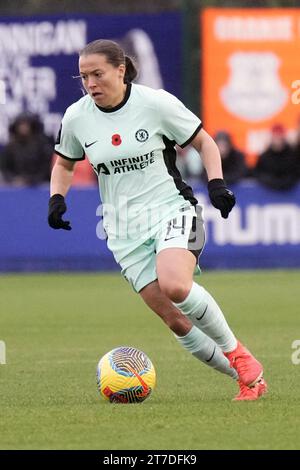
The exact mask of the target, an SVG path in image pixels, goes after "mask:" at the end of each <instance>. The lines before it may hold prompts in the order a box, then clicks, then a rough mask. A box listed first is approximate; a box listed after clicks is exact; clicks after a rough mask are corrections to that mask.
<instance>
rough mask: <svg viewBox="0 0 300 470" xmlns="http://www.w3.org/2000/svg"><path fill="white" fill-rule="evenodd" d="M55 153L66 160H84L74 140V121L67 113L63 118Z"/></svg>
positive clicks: (78, 143)
mask: <svg viewBox="0 0 300 470" xmlns="http://www.w3.org/2000/svg"><path fill="white" fill-rule="evenodd" d="M55 153H57V154H58V155H60V156H61V157H63V158H65V159H66V160H75V161H78V160H84V159H85V152H84V150H83V148H82V146H81V144H80V142H79V141H78V139H77V138H76V135H75V128H74V120H72V119H70V118H69V116H68V111H67V112H66V114H65V115H64V117H63V120H62V123H61V126H60V129H59V132H58V135H57V138H56V142H55Z"/></svg>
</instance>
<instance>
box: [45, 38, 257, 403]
mask: <svg viewBox="0 0 300 470" xmlns="http://www.w3.org/2000/svg"><path fill="white" fill-rule="evenodd" d="M79 72H80V77H81V80H82V84H83V86H84V89H85V91H86V93H87V94H86V95H85V96H84V97H83V98H81V99H80V100H78V101H77V102H76V103H74V104H73V105H71V106H70V107H69V108H68V109H67V111H66V113H65V115H64V118H63V121H62V126H61V129H60V132H59V135H58V139H57V143H56V146H55V151H56V153H57V155H58V158H57V160H56V163H55V165H54V167H53V171H52V176H51V185H50V186H51V197H50V201H49V214H48V221H49V225H50V226H51V227H52V228H54V229H60V228H61V229H65V230H71V227H70V222H68V221H65V220H63V219H62V215H63V214H64V213H65V212H66V209H67V208H66V204H65V200H64V198H65V196H66V194H67V192H68V190H69V188H70V186H71V181H72V174H73V170H74V165H75V163H76V161H78V160H82V159H84V158H85V155H86V156H87V157H88V159H89V161H90V163H91V165H92V166H93V168H94V170H95V172H96V173H97V175H98V179H99V188H100V195H101V200H102V203H103V208H104V217H103V223H104V228H105V231H106V233H107V238H108V241H107V243H108V247H109V248H110V250H111V251H112V252H113V254H114V257H115V259H116V261H117V262H118V263H119V264H120V266H121V268H122V274H123V276H124V277H125V279H127V281H128V282H129V283H130V284H131V285H132V287H133V289H134V290H135V291H136V292H138V293H139V294H140V295H141V297H142V298H143V300H144V302H145V303H146V304H147V305H148V306H149V307H150V308H151V309H152V310H153V311H154V312H155V313H156V314H157V315H159V316H160V317H161V318H162V320H163V321H164V322H165V323H166V324H167V325H168V327H169V328H170V329H171V330H172V331H173V332H174V334H175V337H176V338H177V340H178V342H179V343H180V344H181V345H182V346H183V347H184V348H186V349H187V350H188V351H190V352H191V353H192V354H193V355H194V356H195V357H197V358H198V359H200V360H201V361H203V362H204V363H205V364H207V365H209V366H211V367H213V368H215V369H217V370H218V371H220V372H223V373H225V374H227V375H229V376H230V377H232V378H233V379H235V380H237V381H238V385H239V387H240V389H239V394H238V395H237V397H236V398H235V399H236V400H256V399H257V398H259V397H260V396H261V395H262V394H263V393H265V391H266V384H265V382H264V380H263V369H262V366H261V364H260V363H259V362H258V361H257V360H256V359H255V358H254V357H253V356H252V354H251V353H250V352H249V351H248V350H247V349H246V348H245V347H244V346H243V345H242V344H241V343H240V342H239V341H238V340H237V339H236V337H235V336H234V334H233V332H232V331H231V329H230V328H229V326H228V324H227V322H226V320H225V318H224V316H223V313H222V311H221V310H220V308H219V306H218V305H217V303H216V302H215V300H214V299H213V298H212V297H211V295H210V294H209V293H208V292H207V291H206V290H205V289H204V288H203V287H202V286H200V285H198V284H197V283H195V282H193V274H194V271H195V269H197V267H198V265H197V260H198V256H199V255H200V253H201V251H202V249H203V246H204V228H203V219H202V208H201V207H200V206H199V205H197V200H196V198H195V197H194V195H193V191H192V189H191V188H190V187H189V186H188V185H187V184H186V183H185V182H184V181H183V180H182V179H181V175H180V173H179V171H178V169H177V167H176V163H175V161H176V149H175V145H176V144H178V145H180V146H181V147H184V146H186V145H187V144H190V143H191V144H192V145H193V146H194V148H195V149H196V150H197V151H198V152H199V154H200V155H201V158H202V160H203V164H204V166H205V169H206V171H207V175H208V181H209V182H208V193H209V197H210V200H211V202H212V204H213V205H214V207H216V208H217V209H219V210H220V212H221V215H222V217H224V218H227V217H228V214H229V212H230V211H231V209H232V208H233V206H234V204H235V198H234V195H233V193H232V192H231V191H229V190H228V189H227V188H226V185H225V182H224V180H223V175H222V167H221V159H220V155H219V151H218V148H217V145H216V144H215V142H214V141H213V139H212V138H211V137H210V136H209V135H208V134H207V132H205V130H204V129H203V127H202V123H201V121H200V120H199V119H198V117H196V116H195V115H194V114H193V113H192V112H191V111H189V110H188V109H187V108H186V107H185V106H184V105H183V104H182V103H181V102H180V101H179V100H178V99H177V98H175V97H174V96H173V95H171V94H169V93H167V92H166V91H164V90H153V89H151V88H148V87H145V86H141V85H137V84H133V83H132V81H133V80H134V79H135V77H136V75H137V71H136V68H135V66H134V64H133V62H132V60H131V59H130V58H129V57H127V56H125V55H124V51H123V50H122V48H120V46H119V45H118V44H117V43H115V42H113V41H108V40H97V41H93V42H91V43H90V44H88V45H87V46H86V47H84V49H83V50H82V51H81V52H80V54H79Z"/></svg>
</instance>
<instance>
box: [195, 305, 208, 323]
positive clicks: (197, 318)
mask: <svg viewBox="0 0 300 470" xmlns="http://www.w3.org/2000/svg"><path fill="white" fill-rule="evenodd" d="M207 309H208V304H207V305H206V309H205V310H204V312H203V313H202V315H201V316H200V317H196V320H201V318H203V317H204V315H205V314H206V310H207Z"/></svg>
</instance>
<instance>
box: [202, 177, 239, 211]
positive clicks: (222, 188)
mask: <svg viewBox="0 0 300 470" xmlns="http://www.w3.org/2000/svg"><path fill="white" fill-rule="evenodd" d="M207 188H208V194H209V198H210V201H211V203H212V205H213V206H214V207H215V208H216V209H219V210H220V211H221V215H222V217H223V218H224V219H227V217H228V214H229V212H230V211H231V209H232V208H233V206H234V205H235V197H234V194H233V192H232V191H230V190H229V189H227V188H226V185H225V181H224V180H222V179H221V178H215V179H213V180H210V181H209V182H208V185H207Z"/></svg>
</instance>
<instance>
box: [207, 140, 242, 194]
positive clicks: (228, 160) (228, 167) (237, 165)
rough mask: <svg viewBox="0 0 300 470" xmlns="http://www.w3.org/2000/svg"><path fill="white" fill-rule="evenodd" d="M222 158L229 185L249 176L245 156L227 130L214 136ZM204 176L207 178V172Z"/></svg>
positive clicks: (225, 176) (225, 177)
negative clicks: (234, 143)
mask: <svg viewBox="0 0 300 470" xmlns="http://www.w3.org/2000/svg"><path fill="white" fill-rule="evenodd" d="M214 140H215V142H216V144H217V146H218V148H219V152H220V155H221V159H222V168H223V175H224V180H225V181H226V183H227V184H228V185H231V184H235V183H237V182H238V181H240V180H241V179H242V178H244V177H246V176H247V172H248V168H247V165H246V163H245V156H244V154H243V153H242V152H240V151H239V150H238V149H237V148H235V147H234V145H233V142H232V140H231V136H230V134H229V133H228V132H226V131H219V132H217V134H216V135H215V137H214ZM202 178H203V179H207V177H206V173H205V174H204V173H202Z"/></svg>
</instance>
